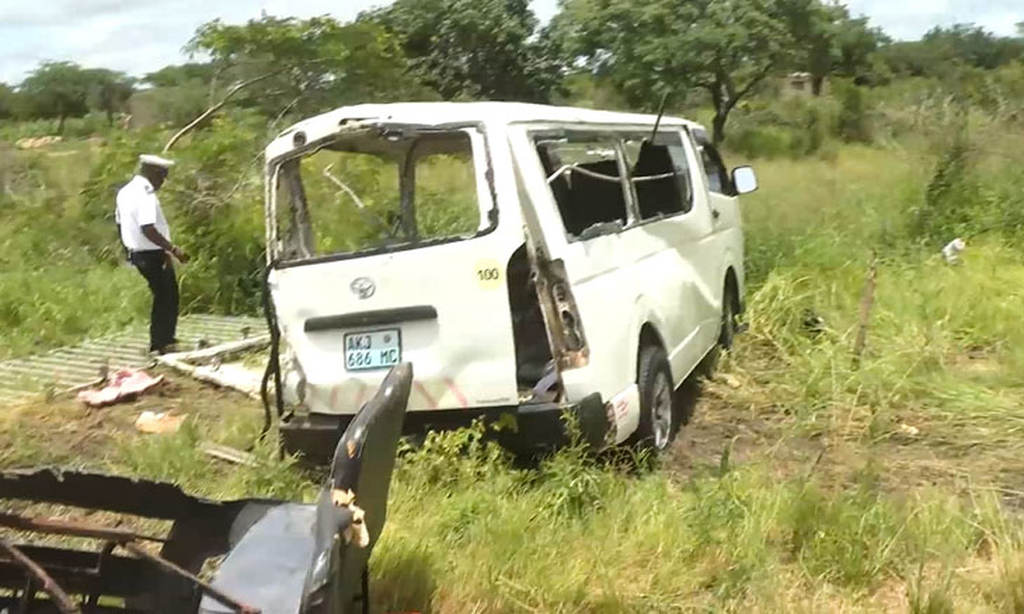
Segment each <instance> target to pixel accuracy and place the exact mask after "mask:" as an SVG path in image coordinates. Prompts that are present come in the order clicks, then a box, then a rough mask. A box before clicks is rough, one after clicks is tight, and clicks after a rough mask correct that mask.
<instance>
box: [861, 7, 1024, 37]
mask: <svg viewBox="0 0 1024 614" xmlns="http://www.w3.org/2000/svg"><path fill="white" fill-rule="evenodd" d="M846 5H847V7H848V8H849V9H850V13H852V14H854V15H866V16H868V17H869V18H870V19H871V24H872V25H875V26H881V28H882V29H883V30H885V32H886V33H887V34H888V35H889V36H891V37H893V38H895V39H898V40H915V39H918V38H921V36H922V35H923V34H924V33H925V32H927V31H928V30H930V29H932V28H933V27H935V26H944V27H949V26H951V25H953V24H956V23H974V24H976V25H979V26H982V27H984V28H985V29H987V30H989V31H990V32H993V33H995V34H998V35H999V36H1012V35H1014V34H1015V28H1014V23H1016V22H1018V21H1024V2H1022V1H1021V0H848V1H847V2H846Z"/></svg>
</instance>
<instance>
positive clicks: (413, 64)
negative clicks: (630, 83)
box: [360, 0, 562, 102]
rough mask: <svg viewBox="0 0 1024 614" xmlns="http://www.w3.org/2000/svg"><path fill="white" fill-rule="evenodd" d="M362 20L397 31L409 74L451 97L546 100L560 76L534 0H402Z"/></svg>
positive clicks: (443, 94)
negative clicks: (541, 36) (540, 28)
mask: <svg viewBox="0 0 1024 614" xmlns="http://www.w3.org/2000/svg"><path fill="white" fill-rule="evenodd" d="M360 20H361V21H364V22H373V23H378V24H381V25H382V26H383V27H385V28H386V29H387V30H388V31H389V32H392V33H394V34H395V36H396V37H397V38H398V40H399V41H400V44H401V46H402V49H403V50H404V52H405V55H406V56H407V57H408V58H409V61H410V68H411V73H412V74H413V75H414V76H415V77H416V78H417V79H419V80H421V81H422V82H424V83H426V84H427V85H429V86H431V87H432V88H434V89H435V90H437V92H438V93H440V94H441V96H442V97H444V98H445V99H447V100H451V99H478V98H485V99H492V100H526V101H534V102H547V101H548V100H549V98H550V96H551V94H552V92H553V91H554V90H555V89H556V88H557V87H558V86H559V84H560V83H561V80H562V77H561V74H560V71H559V65H558V64H557V62H556V61H555V59H554V58H552V57H551V55H550V54H549V53H547V50H546V49H545V40H542V39H539V38H538V37H537V34H538V32H537V25H538V21H537V18H536V17H535V16H534V14H533V12H532V11H531V10H530V3H529V0H397V1H396V2H395V3H394V4H392V5H391V6H389V7H387V8H384V9H379V10H377V11H374V12H370V13H365V14H363V15H362V16H360Z"/></svg>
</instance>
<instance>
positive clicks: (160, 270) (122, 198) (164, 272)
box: [114, 155, 189, 354]
mask: <svg viewBox="0 0 1024 614" xmlns="http://www.w3.org/2000/svg"><path fill="white" fill-rule="evenodd" d="M172 166H174V162H173V161H171V160H168V159H166V158H161V157H160V156H152V155H141V156H139V172H138V174H137V175H135V176H134V177H132V180H131V181H129V182H128V184H127V185H125V186H124V187H123V188H121V189H120V190H119V191H118V193H117V209H116V210H115V213H114V219H115V220H116V221H117V226H118V233H119V234H120V235H121V243H123V244H124V247H125V249H126V250H127V252H128V259H129V261H130V262H131V263H132V265H134V266H135V268H136V269H138V271H139V273H141V274H142V276H143V277H144V278H146V283H148V284H149V290H150V291H151V292H152V293H153V308H152V310H151V311H150V315H149V350H150V351H151V352H157V353H160V354H165V353H167V352H171V351H174V350H175V347H174V344H175V343H177V339H176V338H175V336H174V335H175V330H176V328H177V325H178V280H177V279H176V278H175V276H174V265H173V262H172V260H171V256H174V257H175V258H177V259H178V261H179V262H181V263H186V262H188V260H189V257H188V254H186V253H185V252H184V251H182V250H181V248H180V247H178V246H176V245H174V244H173V243H171V230H170V227H168V225H167V218H165V217H164V212H163V210H162V209H161V208H160V200H159V199H158V198H157V197H156V192H157V190H159V189H160V186H161V185H163V183H164V180H165V179H166V178H167V173H168V171H169V170H170V168H171V167H172Z"/></svg>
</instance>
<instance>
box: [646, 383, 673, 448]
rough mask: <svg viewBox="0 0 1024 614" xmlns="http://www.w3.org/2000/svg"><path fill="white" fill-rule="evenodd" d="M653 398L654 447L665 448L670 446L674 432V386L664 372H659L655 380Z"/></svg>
mask: <svg viewBox="0 0 1024 614" xmlns="http://www.w3.org/2000/svg"><path fill="white" fill-rule="evenodd" d="M653 393H654V394H653V395H652V399H651V423H652V424H651V426H652V427H653V429H652V430H653V431H654V447H655V448H657V449H658V450H664V449H665V448H666V447H667V446H668V440H669V435H670V433H671V432H672V386H670V385H669V383H668V378H667V377H666V376H665V374H664V373H659V374H658V376H657V377H656V378H655V380H654V390H653Z"/></svg>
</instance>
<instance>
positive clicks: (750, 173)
mask: <svg viewBox="0 0 1024 614" xmlns="http://www.w3.org/2000/svg"><path fill="white" fill-rule="evenodd" d="M732 184H733V185H734V186H736V193H737V194H750V193H751V192H753V191H755V190H757V175H755V174H754V169H752V168H750V167H749V166H737V167H736V168H734V169H732Z"/></svg>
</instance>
